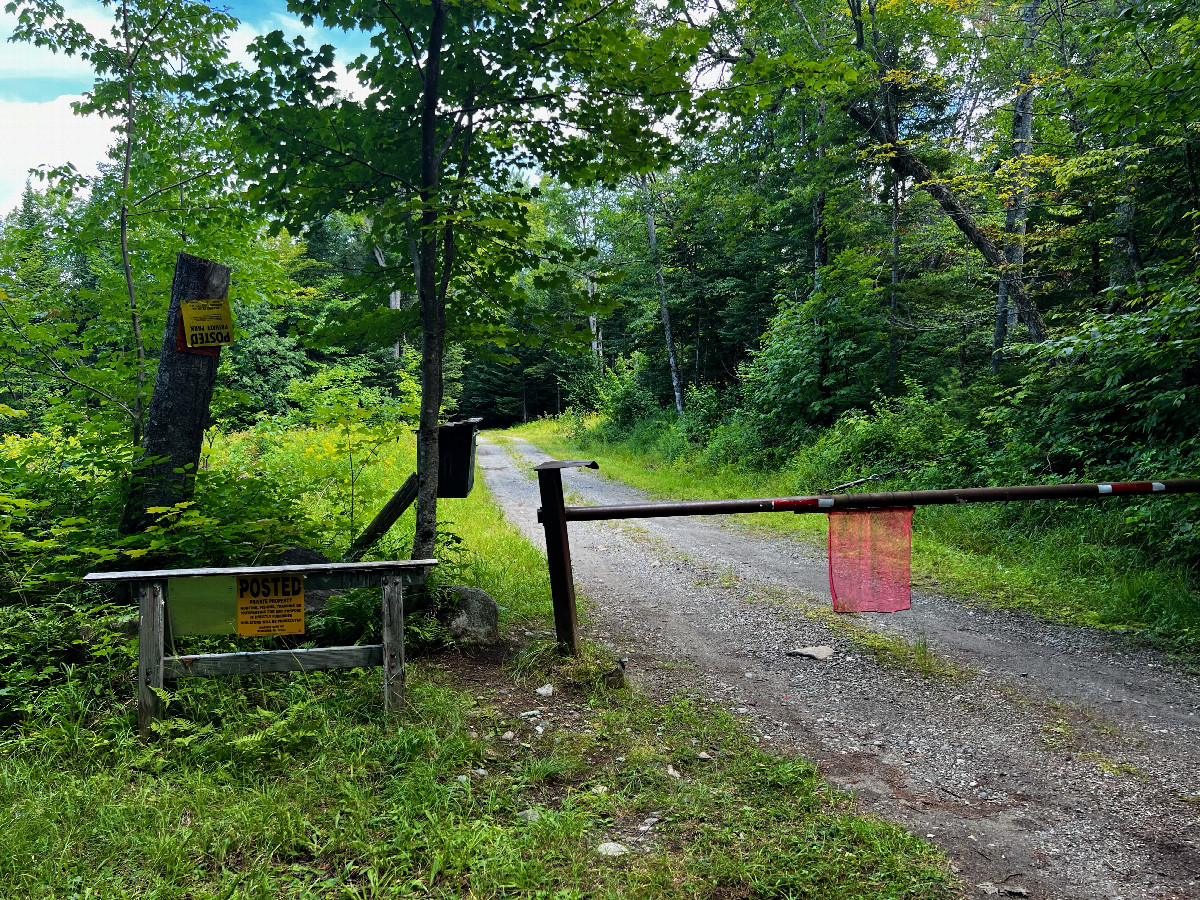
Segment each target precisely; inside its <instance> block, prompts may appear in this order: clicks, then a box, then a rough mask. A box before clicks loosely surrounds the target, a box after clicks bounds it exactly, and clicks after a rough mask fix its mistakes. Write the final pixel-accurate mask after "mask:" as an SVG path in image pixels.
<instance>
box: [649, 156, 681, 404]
mask: <svg viewBox="0 0 1200 900" xmlns="http://www.w3.org/2000/svg"><path fill="white" fill-rule="evenodd" d="M642 188H643V189H644V191H645V195H646V233H647V234H648V235H649V237H650V259H651V261H652V263H653V265H654V280H655V282H656V283H657V284H658V306H659V309H660V310H661V311H662V323H663V335H664V336H665V338H666V341H667V361H668V362H669V363H670V366H671V386H672V387H673V388H674V389H675V409H676V411H677V412H678V413H679V417H680V418H683V387H682V385H681V384H680V383H679V363H678V361H677V360H676V359H675V341H674V340H672V338H671V313H670V311H669V310H668V309H667V289H666V286H665V285H664V284H663V275H662V258H661V257H660V256H659V254H658V235H657V230H656V228H655V222H654V207H653V206H652V205H651V202H650V199H651V195H650V183H649V181H647V180H646V178H645V176H643V177H642Z"/></svg>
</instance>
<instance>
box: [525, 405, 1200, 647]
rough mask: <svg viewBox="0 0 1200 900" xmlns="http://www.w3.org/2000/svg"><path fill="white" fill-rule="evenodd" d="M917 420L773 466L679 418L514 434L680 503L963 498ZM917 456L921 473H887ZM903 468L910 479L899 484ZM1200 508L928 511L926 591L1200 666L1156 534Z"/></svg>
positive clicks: (790, 530)
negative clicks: (948, 494) (896, 493)
mask: <svg viewBox="0 0 1200 900" xmlns="http://www.w3.org/2000/svg"><path fill="white" fill-rule="evenodd" d="M917 402H918V403H920V402H922V401H921V400H920V398H918V401H917ZM909 411H910V412H911V408H910V410H909ZM904 413H905V410H904V404H903V403H902V402H901V403H900V404H895V403H893V404H891V406H890V407H888V406H885V407H883V408H882V409H880V408H877V409H876V410H875V411H874V412H873V413H871V414H854V415H850V416H848V417H846V418H845V419H844V420H842V421H840V422H839V423H838V424H837V425H836V426H835V427H834V428H831V429H829V430H827V431H825V432H824V433H823V434H821V435H820V436H818V437H815V438H814V439H813V440H811V441H809V442H808V443H806V444H803V445H801V446H800V447H799V449H797V450H796V451H795V452H794V453H792V454H790V455H789V456H786V457H784V458H779V457H778V455H777V454H776V455H773V456H771V455H767V454H761V453H760V454H759V458H757V459H755V457H754V442H753V440H750V439H747V440H746V441H745V442H744V443H742V444H737V443H735V442H734V441H733V440H732V439H731V437H730V435H729V434H728V433H727V432H728V431H729V430H730V429H720V428H718V429H717V430H716V431H715V433H714V434H712V435H709V436H707V439H703V438H701V439H697V438H696V436H695V435H693V436H692V439H691V440H690V441H689V439H688V435H687V433H686V424H684V425H681V424H680V422H679V421H678V420H675V419H674V417H673V416H670V415H667V414H661V415H657V416H650V417H647V418H645V419H642V420H640V421H638V422H636V423H634V424H632V425H630V424H625V425H624V426H623V427H617V426H616V425H615V424H614V423H613V421H612V420H611V419H608V418H605V417H604V416H602V415H593V416H583V417H581V416H578V415H574V414H566V415H563V416H558V417H546V418H543V419H540V420H537V421H535V422H530V423H526V424H524V425H519V426H516V427H514V428H513V429H512V430H511V431H510V432H507V433H509V434H512V435H515V436H519V437H523V438H526V439H528V440H530V441H532V442H533V443H535V444H536V445H538V446H539V447H541V448H542V449H543V450H545V451H546V452H548V453H550V454H552V455H555V456H559V457H561V458H572V457H578V456H581V455H582V456H585V457H587V458H594V459H596V460H597V461H598V462H599V464H600V474H601V476H606V477H610V478H616V479H618V480H620V481H623V482H625V483H627V484H630V485H632V486H634V487H637V488H640V489H642V490H645V491H648V492H649V493H651V494H652V495H654V496H657V497H662V498H669V499H676V500H700V499H728V498H735V497H779V496H793V495H811V494H817V493H826V492H828V491H829V490H830V489H831V488H834V487H837V486H838V485H841V484H845V483H846V482H848V481H852V480H855V479H856V478H865V477H869V476H871V475H875V474H880V475H884V476H887V477H882V478H875V479H872V480H871V481H868V482H866V483H863V484H859V485H854V486H853V487H851V488H849V489H848V490H850V491H889V490H910V489H921V488H937V487H952V486H960V485H963V484H964V482H958V483H954V482H953V479H954V464H953V460H945V459H942V460H939V459H936V458H930V457H932V456H933V454H932V453H928V454H927V455H925V456H922V452H921V451H922V450H927V449H928V448H923V447H921V446H920V444H921V441H920V440H919V439H918V438H917V437H916V435H915V434H914V431H915V430H916V429H914V428H913V427H911V424H912V423H911V422H910V423H908V425H907V426H906V425H905V424H904V423H898V422H897V421H896V420H897V418H898V417H903V415H904ZM742 437H743V438H747V437H748V436H747V435H742ZM906 442H911V443H912V444H913V445H914V446H904V444H905V443H906ZM906 456H907V457H908V458H909V459H910V460H911V459H915V460H916V461H917V462H916V464H915V465H908V466H904V467H900V466H898V465H894V464H892V463H888V462H886V460H887V459H888V458H889V457H890V458H892V459H895V458H897V457H900V458H904V457H906ZM763 457H766V458H765V459H764V458H763ZM747 460H749V461H747ZM939 462H940V463H941V467H940V469H939V468H938V463H939ZM896 468H902V471H890V470H894V469H896ZM1153 474H1154V473H1147V475H1153ZM947 480H948V481H949V482H950V483H943V482H945V481H947ZM1007 483H1023V482H1013V481H1009V482H1007ZM966 486H974V485H973V484H969V483H968V484H966ZM1193 506H1194V501H1193V500H1191V498H1187V497H1178V498H1176V497H1172V498H1152V499H1150V500H1138V499H1134V500H1121V499H1116V500H1109V501H1104V502H1092V501H1062V502H1051V501H1037V502H1032V503H1004V504H970V505H963V506H929V507H919V508H918V509H917V510H916V511H915V513H914V515H913V544H912V568H913V583H914V585H916V586H918V587H924V588H928V589H931V590H936V591H939V592H942V593H945V594H948V595H950V596H955V597H960V598H962V599H964V600H965V601H967V602H978V603H983V604H987V605H990V606H996V607H1007V608H1013V609H1021V610H1026V611H1029V612H1031V613H1033V614H1035V615H1038V616H1041V617H1043V618H1046V619H1049V620H1052V621H1057V622H1067V623H1071V624H1075V625H1086V626H1093V627H1101V628H1115V629H1126V630H1129V631H1131V632H1135V633H1136V634H1137V635H1139V636H1140V637H1142V638H1144V639H1145V640H1147V641H1148V642H1150V643H1152V644H1154V645H1156V646H1159V647H1162V648H1164V649H1167V650H1169V651H1173V652H1176V653H1181V654H1184V655H1185V656H1187V657H1189V658H1191V657H1193V656H1194V655H1195V654H1196V653H1197V652H1198V651H1200V591H1198V590H1197V587H1198V586H1197V581H1196V573H1195V570H1194V568H1193V567H1192V566H1191V565H1190V564H1189V562H1188V560H1187V559H1186V558H1185V557H1184V554H1175V555H1174V557H1172V555H1171V554H1170V553H1167V552H1164V547H1163V543H1162V542H1160V541H1158V540H1156V538H1155V529H1156V527H1157V530H1158V531H1162V530H1166V529H1169V528H1170V527H1171V525H1172V523H1175V524H1176V525H1178V524H1184V525H1186V523H1187V522H1188V521H1189V519H1190V515H1191V510H1192V507H1193ZM733 518H734V519H735V520H736V521H737V522H739V523H740V524H741V525H742V526H743V527H747V528H751V529H762V530H764V531H768V532H775V533H785V534H794V535H796V536H798V537H799V538H800V539H802V540H806V541H811V542H814V543H820V544H822V545H823V544H824V543H825V540H826V535H827V520H826V517H825V516H820V515H790V514H788V515H778V514H760V515H741V516H736V517H733Z"/></svg>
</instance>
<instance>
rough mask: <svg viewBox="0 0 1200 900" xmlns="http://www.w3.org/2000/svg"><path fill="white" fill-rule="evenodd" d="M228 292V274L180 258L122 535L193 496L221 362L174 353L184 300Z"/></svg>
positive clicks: (194, 259) (190, 258)
mask: <svg viewBox="0 0 1200 900" xmlns="http://www.w3.org/2000/svg"><path fill="white" fill-rule="evenodd" d="M228 292H229V269H228V268H226V267H225V266H222V265H220V264H218V263H214V262H209V261H208V260H207V259H200V258H199V257H196V256H190V255H188V254H187V253H180V254H179V256H178V258H177V260H176V263H175V280H174V281H173V282H172V284H171V305H170V306H169V307H168V309H167V327H166V330H165V332H164V333H163V343H162V354H161V355H160V356H159V360H158V377H157V379H156V380H155V382H154V395H153V397H151V399H150V408H149V410H148V411H147V414H146V427H145V439H144V440H143V442H142V454H143V455H142V464H141V465H140V466H139V468H138V471H137V473H136V475H135V476H134V479H133V484H132V487H131V490H130V494H129V500H128V501H127V502H126V504H125V513H124V516H123V517H122V520H121V526H120V531H121V533H122V534H133V533H135V532H138V531H142V530H143V529H144V528H145V527H146V526H147V525H148V524H149V523H150V517H149V516H148V515H147V513H146V508H147V507H151V506H174V505H175V504H176V503H181V502H183V501H184V500H188V499H190V498H191V496H192V492H193V491H194V489H195V478H196V467H197V466H198V465H199V464H200V448H201V445H202V444H203V442H204V430H205V428H206V427H208V415H209V413H208V407H209V404H210V403H211V402H212V395H213V385H214V384H216V381H217V364H218V363H219V362H220V357H219V356H215V355H207V354H200V353H194V352H187V351H182V350H177V349H175V347H176V335H177V334H178V330H179V326H180V321H181V312H180V304H181V303H182V302H183V301H184V300H201V299H221V300H223V299H225V297H226V296H228Z"/></svg>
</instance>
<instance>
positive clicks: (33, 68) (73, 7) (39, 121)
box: [0, 0, 367, 215]
mask: <svg viewBox="0 0 1200 900" xmlns="http://www.w3.org/2000/svg"><path fill="white" fill-rule="evenodd" d="M63 6H64V8H65V9H66V12H67V14H68V15H69V16H71V17H72V18H74V19H76V20H77V21H80V22H82V23H83V24H84V25H86V26H87V27H88V28H89V30H91V31H92V32H93V33H103V34H107V33H108V31H109V29H110V28H111V25H112V14H111V11H110V10H106V9H105V8H104V7H103V6H102V5H101V4H100V3H99V2H98V0H64V2H63ZM225 8H227V9H228V10H229V11H230V12H231V13H232V14H233V15H235V16H237V17H238V18H239V19H240V20H241V23H242V24H241V27H240V28H239V29H238V31H237V32H236V34H235V35H234V36H233V37H232V38H231V39H230V51H231V53H232V54H233V56H234V58H235V59H238V60H239V61H242V62H246V61H248V60H249V56H248V54H247V53H246V51H245V47H246V45H247V44H249V42H250V41H251V40H253V39H254V38H255V37H257V36H258V35H260V34H266V33H267V32H270V31H274V30H276V29H279V30H282V31H283V32H284V34H286V35H287V36H288V37H291V36H293V35H297V34H301V35H303V36H304V39H305V42H306V43H308V44H309V46H319V45H320V44H323V43H330V44H333V45H334V46H335V47H337V48H338V50H339V53H338V57H339V59H340V60H342V61H343V62H344V61H346V60H349V59H352V58H353V57H354V56H356V55H357V54H359V53H362V52H364V51H365V50H366V49H367V39H366V36H365V35H363V34H360V33H351V34H347V33H344V32H341V31H330V30H328V29H324V28H319V27H312V28H306V27H305V26H304V25H303V23H302V22H301V21H300V19H299V17H298V16H294V15H292V14H291V13H289V12H288V10H287V4H286V0H237V2H236V3H235V4H233V5H231V6H229V7H225ZM15 22H16V17H15V16H13V15H10V14H7V13H0V41H3V44H2V45H0V215H2V214H4V213H7V212H8V211H9V210H11V209H12V208H13V207H15V206H16V205H17V204H18V203H19V202H20V199H21V192H22V190H23V188H24V186H25V182H26V180H27V179H28V178H29V174H28V173H29V170H30V169H31V168H33V167H35V166H41V165H46V166H61V165H63V164H64V163H67V162H71V163H74V165H75V166H76V168H78V169H79V170H80V171H82V172H85V173H95V172H96V165H97V163H98V162H100V161H101V160H103V159H104V157H105V151H106V149H107V148H108V147H109V146H110V145H111V144H112V143H113V142H114V136H113V134H112V132H111V128H112V126H113V124H114V123H113V122H112V121H106V120H104V119H101V118H99V117H96V116H91V117H86V118H85V117H81V116H77V115H75V114H74V113H73V112H72V109H71V104H72V102H74V101H76V100H78V99H80V95H81V94H82V93H83V92H84V91H86V90H88V89H89V88H90V87H91V85H92V72H91V69H90V67H89V66H88V64H87V63H86V62H84V61H82V60H79V59H72V58H70V57H64V56H62V55H56V54H54V53H52V52H50V51H49V50H47V49H45V48H43V47H33V46H31V45H29V44H15V43H10V42H9V38H10V37H11V36H12V33H13V26H14V24H15Z"/></svg>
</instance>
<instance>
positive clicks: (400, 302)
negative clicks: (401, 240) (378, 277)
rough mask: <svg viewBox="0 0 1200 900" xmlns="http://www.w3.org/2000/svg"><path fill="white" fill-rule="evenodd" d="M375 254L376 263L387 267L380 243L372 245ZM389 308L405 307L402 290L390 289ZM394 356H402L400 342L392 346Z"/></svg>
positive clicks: (380, 266)
mask: <svg viewBox="0 0 1200 900" xmlns="http://www.w3.org/2000/svg"><path fill="white" fill-rule="evenodd" d="M371 250H372V252H373V253H374V256H375V263H376V265H378V266H379V268H381V269H386V268H387V258H386V257H385V256H384V255H383V248H382V247H380V246H379V245H378V244H373V245H372V247H371ZM388 309H404V293H403V292H402V291H390V292H389V293H388ZM392 356H393V357H395V358H396V359H399V358H400V342H399V341H396V343H395V344H394V345H393V346H392Z"/></svg>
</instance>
